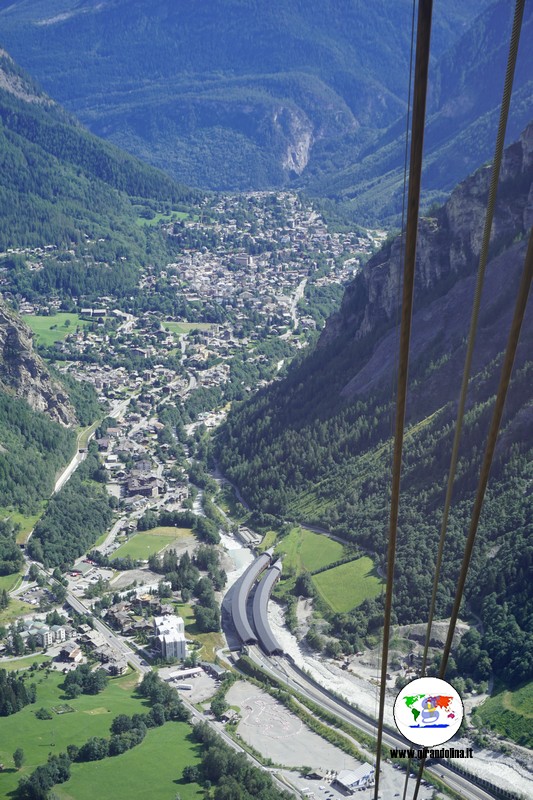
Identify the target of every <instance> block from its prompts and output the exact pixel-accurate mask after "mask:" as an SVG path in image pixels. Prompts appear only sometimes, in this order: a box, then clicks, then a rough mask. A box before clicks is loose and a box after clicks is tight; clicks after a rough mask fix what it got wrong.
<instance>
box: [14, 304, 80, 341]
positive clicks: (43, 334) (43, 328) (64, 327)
mask: <svg viewBox="0 0 533 800" xmlns="http://www.w3.org/2000/svg"><path fill="white" fill-rule="evenodd" d="M23 319H24V322H25V323H26V324H27V325H29V326H30V328H31V329H32V331H33V332H34V334H35V337H36V339H37V342H38V343H39V344H42V345H45V346H46V347H49V346H50V345H52V344H54V342H59V341H60V340H61V339H64V338H65V336H67V335H68V334H69V333H73V332H74V331H75V330H76V327H78V326H79V327H81V328H84V327H86V326H87V325H88V324H89V323H88V322H87V320H82V319H80V316H79V314H69V313H67V312H66V311H59V312H58V313H57V314H54V315H53V316H51V317H36V316H33V315H32V314H24V315H23Z"/></svg>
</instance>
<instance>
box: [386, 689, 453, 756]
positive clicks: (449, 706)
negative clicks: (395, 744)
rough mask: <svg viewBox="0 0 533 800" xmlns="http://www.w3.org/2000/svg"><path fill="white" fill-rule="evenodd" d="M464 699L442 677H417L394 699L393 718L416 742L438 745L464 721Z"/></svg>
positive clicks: (423, 745) (450, 736)
mask: <svg viewBox="0 0 533 800" xmlns="http://www.w3.org/2000/svg"><path fill="white" fill-rule="evenodd" d="M463 716H464V708H463V701H462V700H461V698H460V697H459V694H458V693H457V692H456V690H455V689H454V688H453V686H452V685H451V684H450V683H448V682H447V681H443V680H441V679H440V678H416V680H414V681H411V682H410V683H408V684H407V686H404V688H403V689H402V690H401V692H400V693H399V695H398V697H397V698H396V700H395V701H394V721H395V722H396V727H397V728H398V730H399V731H400V733H401V734H403V735H404V736H405V738H406V739H408V740H409V741H410V742H413V744H418V745H421V746H422V747H436V746H438V745H441V744H444V742H447V741H449V739H451V738H452V736H455V734H456V733H457V731H458V730H459V727H460V725H461V722H462V721H463Z"/></svg>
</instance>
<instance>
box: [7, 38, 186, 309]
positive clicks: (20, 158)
mask: <svg viewBox="0 0 533 800" xmlns="http://www.w3.org/2000/svg"><path fill="white" fill-rule="evenodd" d="M0 75H2V88H0V153H1V156H0V167H1V170H2V176H3V180H2V186H1V187H0V212H1V213H0V218H1V221H0V251H6V250H7V249H8V248H21V247H26V248H37V251H38V252H37V254H34V255H32V258H33V259H35V258H36V257H37V258H39V255H40V256H42V254H43V251H44V250H47V258H46V259H44V261H43V262H41V263H40V264H39V268H38V269H33V270H30V269H28V268H27V258H28V257H22V256H21V255H20V254H15V253H13V254H9V255H8V256H5V255H4V257H3V258H2V260H1V262H0V266H1V267H3V269H4V271H5V275H6V276H7V278H8V288H9V289H10V290H11V291H12V292H13V293H15V294H16V293H21V294H24V295H25V296H26V297H28V299H30V300H31V299H32V298H34V297H40V296H43V295H46V296H50V295H51V294H54V293H59V294H61V295H62V296H64V297H79V296H80V295H86V296H88V297H95V298H96V297H98V296H101V295H106V294H107V295H109V294H116V295H119V296H123V295H125V294H127V293H129V292H131V291H133V289H134V288H135V286H136V284H137V280H138V274H139V267H140V266H141V265H143V264H146V263H148V262H149V263H160V264H162V263H166V262H167V261H168V257H169V255H171V254H172V252H174V249H175V247H176V243H175V242H174V241H173V240H172V238H171V237H165V236H164V235H163V234H162V233H161V231H160V229H159V227H158V226H151V225H143V224H139V222H140V221H142V220H143V219H145V218H146V216H147V215H148V216H150V215H154V214H155V213H156V212H161V211H169V210H171V209H172V208H175V207H176V206H180V207H184V206H183V204H185V207H187V204H189V203H191V202H194V201H198V200H199V197H200V196H199V195H198V194H197V193H195V192H194V191H191V190H189V189H187V188H186V187H184V186H181V185H179V184H177V183H176V182H175V181H173V180H172V179H171V178H169V177H168V176H166V175H164V174H163V173H161V172H158V171H157V170H155V169H153V168H152V167H149V166H147V165H146V164H143V163H142V162H140V161H138V160H137V159H135V158H133V157H131V156H129V155H127V154H126V153H123V152H121V151H120V150H118V149H117V148H115V147H113V146H112V145H110V144H108V143H106V142H103V141H101V140H100V139H98V138H96V137H95V136H92V135H91V134H89V133H88V132H87V131H86V130H85V129H84V128H82V127H81V126H80V125H79V123H78V122H76V121H75V120H74V119H73V118H71V117H70V116H69V115H68V114H67V113H66V112H65V111H63V109H62V108H61V107H59V106H57V105H56V104H55V103H53V102H52V101H50V99H49V98H47V97H46V95H44V94H43V93H42V92H41V91H40V89H39V88H38V87H37V86H36V85H35V84H34V82H33V81H32V80H31V78H29V77H28V76H27V75H26V74H25V73H24V72H23V71H22V70H21V69H20V68H19V67H18V66H17V65H16V64H15V63H14V62H13V61H12V60H11V59H10V58H9V56H7V55H6V54H5V53H2V54H1V55H0ZM56 248H61V250H62V254H61V256H60V257H55V255H54V253H55V249H56ZM67 250H68V251H69V252H66V251H67ZM30 260H31V259H30ZM110 267H112V269H110Z"/></svg>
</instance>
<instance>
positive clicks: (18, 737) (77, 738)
mask: <svg viewBox="0 0 533 800" xmlns="http://www.w3.org/2000/svg"><path fill="white" fill-rule="evenodd" d="M137 678H138V676H137V673H130V674H129V675H124V676H123V677H121V678H114V679H112V680H111V681H110V682H109V684H108V686H107V688H106V689H104V691H103V692H100V694H97V695H80V697H77V698H76V699H75V700H70V699H69V700H68V704H69V705H71V706H72V707H73V708H74V709H75V711H74V713H73V714H61V715H58V714H54V715H53V718H52V719H51V720H39V719H37V718H36V717H35V711H36V710H37V709H38V708H41V707H44V708H48V709H51V708H52V707H53V706H59V705H61V704H62V703H65V702H67V701H66V699H65V696H64V694H63V691H62V690H61V689H60V688H59V685H60V684H62V683H63V680H64V676H63V674H61V673H57V672H51V673H50V675H49V676H48V677H47V676H46V674H45V672H44V671H41V670H39V671H38V672H36V673H35V678H33V677H31V678H30V677H28V678H27V680H29V681H30V682H34V681H35V683H36V685H37V700H36V702H35V703H34V704H32V705H30V706H26V707H25V708H23V709H22V711H19V712H18V713H17V714H12V715H11V716H10V717H3V718H2V736H1V737H0V762H2V763H3V764H5V767H6V770H5V771H4V772H1V773H0V797H6V796H8V793H9V792H12V791H13V789H15V788H16V786H17V784H18V781H19V779H20V778H21V777H22V775H27V774H29V773H30V772H32V771H33V770H34V769H35V767H36V766H38V765H39V764H43V763H45V762H46V759H47V757H48V753H60V752H62V751H64V750H65V748H66V746H67V745H68V744H71V743H72V744H74V743H75V744H82V743H83V742H86V741H87V739H89V738H90V737H91V736H107V735H108V734H109V726H110V724H111V721H112V719H113V718H114V717H116V716H117V715H118V714H135V713H136V712H139V711H145V710H146V706H145V705H144V701H142V700H141V698H138V697H135V696H134V691H135V687H136V685H137ZM17 747H22V748H23V750H24V754H25V763H24V766H23V767H22V769H21V770H19V771H18V772H17V771H15V770H14V767H13V751H14V750H15V749H16V748H17ZM11 770H13V771H11ZM93 788H94V787H93ZM93 796H95V795H94V793H93Z"/></svg>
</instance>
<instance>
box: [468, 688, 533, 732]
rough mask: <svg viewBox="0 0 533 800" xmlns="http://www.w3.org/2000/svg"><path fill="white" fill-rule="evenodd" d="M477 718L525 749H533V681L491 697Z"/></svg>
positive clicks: (478, 712)
mask: <svg viewBox="0 0 533 800" xmlns="http://www.w3.org/2000/svg"><path fill="white" fill-rule="evenodd" d="M476 717H477V719H478V720H482V721H483V724H484V725H487V726H488V727H489V728H492V729H493V730H495V731H497V732H498V733H501V734H503V735H504V736H505V737H507V738H508V739H512V740H513V741H515V742H517V743H518V744H521V745H523V746H524V747H530V748H531V747H533V681H531V682H530V683H527V684H526V685H525V686H521V687H520V689H515V691H513V692H508V691H507V692H506V691H502V692H499V693H498V694H495V695H494V696H493V697H489V698H488V700H485V702H484V703H483V705H482V706H481V707H480V708H479V709H478V711H477V714H476Z"/></svg>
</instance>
